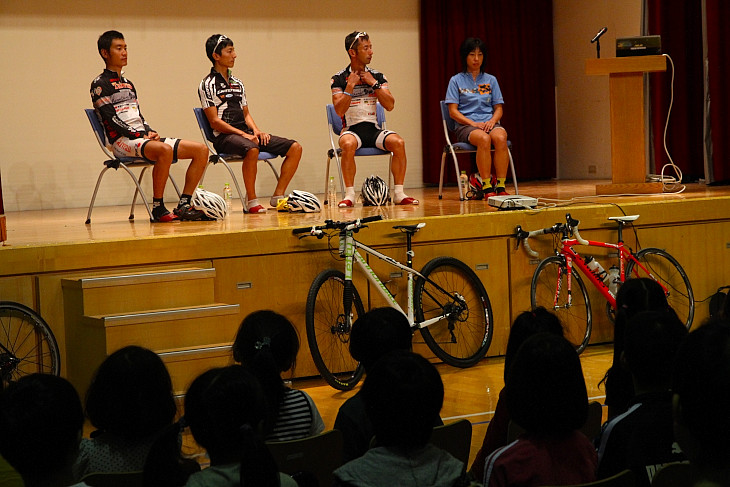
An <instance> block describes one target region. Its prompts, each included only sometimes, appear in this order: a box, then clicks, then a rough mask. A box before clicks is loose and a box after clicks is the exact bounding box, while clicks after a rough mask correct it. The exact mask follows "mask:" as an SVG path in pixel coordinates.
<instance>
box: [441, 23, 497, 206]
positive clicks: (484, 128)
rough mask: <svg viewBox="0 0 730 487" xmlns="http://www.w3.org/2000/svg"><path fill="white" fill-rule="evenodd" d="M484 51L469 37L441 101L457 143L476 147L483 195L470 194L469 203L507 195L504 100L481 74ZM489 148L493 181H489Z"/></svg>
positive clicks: (494, 82)
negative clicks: (457, 70) (465, 143)
mask: <svg viewBox="0 0 730 487" xmlns="http://www.w3.org/2000/svg"><path fill="white" fill-rule="evenodd" d="M485 47H486V46H485V44H484V42H483V41H482V40H481V39H477V38H473V37H469V38H468V39H466V40H465V41H464V42H463V43H462V44H461V48H460V49H459V52H460V54H461V62H462V66H463V68H464V70H463V71H462V72H461V73H458V74H456V75H454V76H452V78H451V80H450V81H449V87H448V89H447V91H446V100H445V101H446V104H447V105H448V106H449V114H450V115H451V118H452V119H454V121H455V122H456V130H455V134H456V137H457V139H458V141H459V142H467V143H469V144H472V145H474V146H476V147H477V168H478V169H479V174H480V175H481V176H482V179H483V183H482V190H483V191H481V192H480V191H476V192H474V194H473V195H471V196H470V197H471V198H472V199H482V198H484V197H489V196H495V195H500V196H501V195H506V194H508V193H507V191H505V179H506V176H507V166H508V165H509V153H508V152H507V131H506V130H505V129H504V127H502V125H501V124H500V120H501V119H502V105H503V104H504V100H503V99H502V91H501V90H500V89H499V83H497V78H495V77H494V76H492V75H491V74H489V73H485V72H484V66H485V64H486V56H485V54H484V53H485ZM492 146H494V172H495V173H496V178H493V177H491V175H492V174H493V173H492V154H491V149H492ZM487 175H490V177H486V176H487Z"/></svg>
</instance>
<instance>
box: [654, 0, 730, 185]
mask: <svg viewBox="0 0 730 487" xmlns="http://www.w3.org/2000/svg"><path fill="white" fill-rule="evenodd" d="M647 7H648V9H647V13H648V26H649V34H659V35H661V36H662V51H663V52H664V53H666V54H669V55H670V56H671V57H672V59H673V60H674V66H675V70H676V72H675V79H674V104H673V106H672V113H671V118H670V120H669V129H668V132H667V147H668V149H669V153H670V155H671V156H672V159H673V160H674V163H675V164H677V166H679V168H680V169H681V170H682V172H683V173H684V176H685V179H686V180H690V181H691V180H696V179H698V178H703V177H705V170H704V153H703V145H704V142H703V140H704V135H703V118H704V117H703V108H702V107H703V105H704V103H705V101H704V75H703V70H704V67H703V55H702V9H701V3H700V2H687V1H685V0H648V1H647ZM706 10H707V15H706V18H707V44H708V74H709V90H710V100H711V109H710V127H711V131H712V145H713V157H712V160H711V161H710V164H711V166H712V169H713V173H714V181H716V182H725V183H728V182H730V124H728V123H727V118H728V113H730V93H728V87H730V62H729V61H728V56H730V36H728V35H727V33H726V32H724V31H723V30H724V29H727V26H728V25H730V2H727V0H706ZM670 82H671V76H669V73H667V74H662V75H651V78H650V86H651V98H650V99H651V112H652V117H651V121H652V136H653V149H654V154H655V161H656V167H657V170H659V169H661V167H662V166H663V165H664V164H666V163H668V162H669V159H668V157H667V155H666V153H665V151H664V139H663V137H664V126H665V123H666V116H667V111H668V109H669V102H670V97H671V88H670Z"/></svg>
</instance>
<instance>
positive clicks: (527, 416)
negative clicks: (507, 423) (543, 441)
mask: <svg viewBox="0 0 730 487" xmlns="http://www.w3.org/2000/svg"><path fill="white" fill-rule="evenodd" d="M505 399H506V401H507V409H508V410H509V412H510V415H511V417H512V420H513V421H514V422H515V423H517V424H518V425H520V426H521V427H522V428H524V429H525V431H527V433H528V434H534V435H539V436H554V435H562V434H567V433H569V432H571V431H573V430H576V429H579V428H580V427H581V426H583V424H584V423H585V421H586V417H587V415H588V393H587V391H586V385H585V380H584V379H583V369H582V368H581V365H580V360H579V358H578V354H577V353H576V351H575V349H574V348H573V346H572V345H571V344H570V342H568V341H567V340H566V339H565V338H563V337H561V336H558V335H554V334H551V333H539V334H537V335H533V336H531V337H530V338H528V339H527V340H526V341H525V343H523V344H522V346H521V347H520V349H519V350H518V351H517V356H516V357H515V360H514V363H513V364H512V366H511V367H510V369H509V371H508V373H507V383H506V386H505Z"/></svg>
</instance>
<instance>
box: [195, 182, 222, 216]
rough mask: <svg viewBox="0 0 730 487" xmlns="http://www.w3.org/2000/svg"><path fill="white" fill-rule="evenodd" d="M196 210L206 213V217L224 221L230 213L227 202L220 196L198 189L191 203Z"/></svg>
mask: <svg viewBox="0 0 730 487" xmlns="http://www.w3.org/2000/svg"><path fill="white" fill-rule="evenodd" d="M190 203H191V204H192V205H193V207H194V208H195V209H196V210H200V211H202V212H203V213H205V216H207V217H208V218H212V219H214V220H223V219H224V218H225V217H226V214H227V213H228V208H227V207H226V201H225V200H224V199H223V198H222V197H221V196H219V195H217V194H215V193H212V192H210V191H206V190H204V189H200V188H197V189H196V190H195V193H193V198H192V200H191V201H190Z"/></svg>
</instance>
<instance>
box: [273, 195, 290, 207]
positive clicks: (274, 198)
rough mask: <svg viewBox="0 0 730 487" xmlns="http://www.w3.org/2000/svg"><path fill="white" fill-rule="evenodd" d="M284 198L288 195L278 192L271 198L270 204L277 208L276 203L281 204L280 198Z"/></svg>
mask: <svg viewBox="0 0 730 487" xmlns="http://www.w3.org/2000/svg"><path fill="white" fill-rule="evenodd" d="M284 198H286V196H284V195H283V194H276V195H274V196H272V197H271V199H270V200H269V204H270V205H271V206H273V207H274V208H276V205H278V204H279V200H281V199H284Z"/></svg>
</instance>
